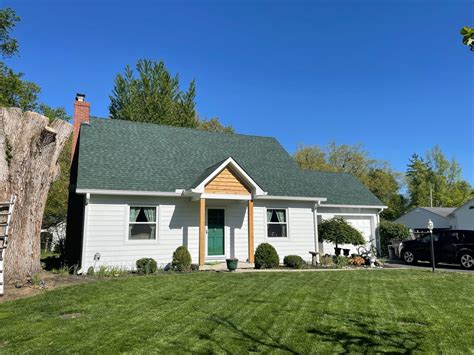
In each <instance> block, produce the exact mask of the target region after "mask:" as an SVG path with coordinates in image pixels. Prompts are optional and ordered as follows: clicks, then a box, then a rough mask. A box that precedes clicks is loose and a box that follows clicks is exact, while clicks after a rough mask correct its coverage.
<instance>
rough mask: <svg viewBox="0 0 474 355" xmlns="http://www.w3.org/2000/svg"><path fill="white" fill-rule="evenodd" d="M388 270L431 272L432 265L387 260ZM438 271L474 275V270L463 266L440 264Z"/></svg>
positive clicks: (423, 262)
mask: <svg viewBox="0 0 474 355" xmlns="http://www.w3.org/2000/svg"><path fill="white" fill-rule="evenodd" d="M384 265H385V267H387V268H394V269H415V270H424V269H425V270H431V263H429V262H426V261H419V262H418V263H417V264H416V265H407V264H405V263H404V262H403V261H399V260H387V261H385V263H384ZM436 270H439V271H446V272H467V273H472V272H474V270H466V269H463V268H462V267H461V265H453V264H450V265H448V264H438V265H436Z"/></svg>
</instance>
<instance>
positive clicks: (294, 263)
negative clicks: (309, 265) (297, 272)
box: [283, 255, 305, 269]
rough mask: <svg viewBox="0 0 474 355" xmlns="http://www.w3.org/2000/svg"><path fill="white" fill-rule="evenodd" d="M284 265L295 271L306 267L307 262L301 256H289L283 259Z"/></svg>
mask: <svg viewBox="0 0 474 355" xmlns="http://www.w3.org/2000/svg"><path fill="white" fill-rule="evenodd" d="M283 264H285V266H288V267H291V268H294V269H301V268H302V267H303V266H304V265H305V262H304V260H303V258H302V257H301V256H299V255H287V256H285V258H284V259H283Z"/></svg>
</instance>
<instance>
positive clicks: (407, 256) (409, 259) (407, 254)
mask: <svg viewBox="0 0 474 355" xmlns="http://www.w3.org/2000/svg"><path fill="white" fill-rule="evenodd" d="M402 257H403V261H404V262H405V263H407V264H408V265H413V264H415V263H416V259H415V254H413V252H412V251H411V250H404V251H403V253H402Z"/></svg>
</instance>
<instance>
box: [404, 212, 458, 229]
mask: <svg viewBox="0 0 474 355" xmlns="http://www.w3.org/2000/svg"><path fill="white" fill-rule="evenodd" d="M454 210H455V208H451V207H416V208H414V209H412V210H410V211H408V212H407V213H405V214H404V215H403V216H401V217H399V218H398V219H396V220H395V222H398V223H401V224H404V225H405V226H407V227H408V228H410V229H412V230H413V231H415V232H417V231H427V230H428V227H427V226H428V221H429V220H430V219H431V221H432V222H433V224H434V227H435V229H436V230H438V229H449V228H451V224H450V219H449V217H448V216H449V214H450V213H452V212H453V211H454Z"/></svg>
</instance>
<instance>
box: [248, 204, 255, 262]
mask: <svg viewBox="0 0 474 355" xmlns="http://www.w3.org/2000/svg"><path fill="white" fill-rule="evenodd" d="M248 222H249V225H248V230H249V263H253V262H254V241H253V237H254V235H253V200H249V205H248Z"/></svg>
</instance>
